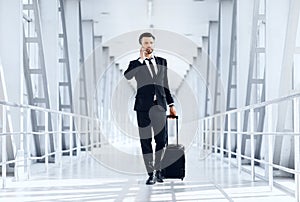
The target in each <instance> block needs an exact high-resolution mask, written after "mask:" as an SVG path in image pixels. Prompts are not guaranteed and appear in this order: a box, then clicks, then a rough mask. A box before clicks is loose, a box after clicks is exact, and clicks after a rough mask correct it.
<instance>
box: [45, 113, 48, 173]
mask: <svg viewBox="0 0 300 202" xmlns="http://www.w3.org/2000/svg"><path fill="white" fill-rule="evenodd" d="M44 115H45V166H46V170H47V171H48V163H49V156H48V155H49V151H48V138H49V128H48V112H47V111H45V113H44Z"/></svg>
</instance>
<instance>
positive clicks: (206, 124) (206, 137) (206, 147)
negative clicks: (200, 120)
mask: <svg viewBox="0 0 300 202" xmlns="http://www.w3.org/2000/svg"><path fill="white" fill-rule="evenodd" d="M208 131H209V130H208V118H205V140H204V145H205V152H206V151H207V150H208V141H207V139H208Z"/></svg>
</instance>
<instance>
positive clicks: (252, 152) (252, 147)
mask: <svg viewBox="0 0 300 202" xmlns="http://www.w3.org/2000/svg"><path fill="white" fill-rule="evenodd" d="M249 115H250V144H251V179H252V181H254V180H255V167H254V152H255V147H254V134H253V133H254V109H250V114H249Z"/></svg>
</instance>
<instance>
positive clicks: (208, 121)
mask: <svg viewBox="0 0 300 202" xmlns="http://www.w3.org/2000/svg"><path fill="white" fill-rule="evenodd" d="M286 101H292V102H293V106H294V109H293V116H294V131H288V132H274V129H273V125H272V117H273V116H272V108H273V106H274V105H278V104H280V103H282V102H286ZM299 102H300V93H299V92H297V93H293V94H290V95H287V96H284V97H280V98H276V99H273V100H269V101H265V102H262V103H258V104H253V105H249V106H245V107H241V108H238V109H233V110H230V111H226V112H221V113H218V114H214V115H211V116H208V117H203V118H201V119H200V120H199V121H200V124H201V130H200V131H201V133H200V138H199V139H200V141H201V143H200V144H199V145H200V146H201V148H203V149H206V150H210V151H211V152H212V148H214V153H215V154H217V151H218V150H219V151H220V155H216V156H217V157H218V158H220V159H221V160H222V161H223V159H224V152H226V153H228V163H229V165H231V155H232V154H234V155H236V157H237V158H236V159H237V163H236V164H234V166H237V167H238V171H239V172H241V170H242V169H241V167H242V162H241V158H245V159H249V160H250V161H251V171H250V172H251V177H252V180H253V181H254V179H255V177H259V176H258V174H256V173H255V166H254V162H259V163H263V164H265V165H266V167H265V169H268V172H269V175H268V182H269V186H270V188H271V189H272V188H273V186H274V179H273V169H274V168H276V169H280V170H283V171H285V172H288V173H291V174H294V175H295V184H296V190H295V191H294V193H295V196H299V187H300V167H299V166H300V151H299V147H300V126H299V125H300V123H299V121H300V120H299V119H300V118H299V116H300V115H299ZM262 107H265V108H266V114H267V117H266V118H268V127H267V129H266V131H263V132H255V130H254V111H255V110H256V109H258V108H262ZM248 110H250V129H249V130H248V131H242V127H241V125H242V116H241V114H242V113H243V112H245V111H248ZM233 114H236V115H237V123H236V124H237V129H236V130H234V131H233V130H231V121H228V123H227V125H228V130H226V131H225V130H224V126H223V122H222V120H223V119H225V117H226V116H228V120H230V119H231V118H230V117H231V116H232V115H233ZM218 119H219V120H220V123H221V124H220V129H218V128H217V127H216V126H215V127H213V124H214V123H215V124H216V123H217V122H218ZM224 133H226V134H227V138H228V147H227V148H228V149H225V147H224V144H223V140H224ZM232 135H237V150H236V152H233V151H231V136H232ZM243 135H246V136H250V143H251V147H250V150H251V155H250V157H249V156H246V155H242V154H241V140H242V139H241V138H242V136H243ZM260 135H266V136H267V138H268V139H267V141H268V146H269V148H268V149H267V150H266V152H268V154H266V155H267V156H268V160H261V159H257V158H255V147H254V137H255V136H260ZM287 135H289V136H293V137H294V139H295V141H294V142H295V143H294V144H295V149H294V152H295V153H294V155H295V169H291V168H288V167H284V166H281V165H277V164H274V163H273V145H272V144H273V138H274V136H287ZM213 136H214V143H212V141H213V139H212V138H213ZM217 138H220V145H217ZM213 144H214V145H213ZM243 170H245V169H243ZM287 189H288V188H287ZM291 192H292V191H291ZM296 198H297V200H298V197H296ZM298 201H299V200H298Z"/></svg>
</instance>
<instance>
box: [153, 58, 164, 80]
mask: <svg viewBox="0 0 300 202" xmlns="http://www.w3.org/2000/svg"><path fill="white" fill-rule="evenodd" d="M154 59H155V62H156V66H157V73H156V77H158V75H159V74H160V72H161V65H162V64H161V61H160V60H159V59H158V58H157V57H155V56H154Z"/></svg>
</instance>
